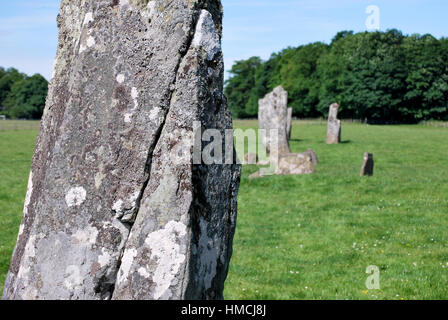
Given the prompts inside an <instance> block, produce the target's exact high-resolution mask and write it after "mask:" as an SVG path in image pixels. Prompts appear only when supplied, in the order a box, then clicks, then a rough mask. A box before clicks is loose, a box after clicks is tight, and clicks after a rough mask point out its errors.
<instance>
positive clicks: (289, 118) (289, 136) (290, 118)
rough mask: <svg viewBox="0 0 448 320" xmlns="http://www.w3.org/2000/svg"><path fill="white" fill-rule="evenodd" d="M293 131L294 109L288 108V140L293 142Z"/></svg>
mask: <svg viewBox="0 0 448 320" xmlns="http://www.w3.org/2000/svg"><path fill="white" fill-rule="evenodd" d="M291 130H292V108H288V117H287V121H286V133H287V137H288V140H291Z"/></svg>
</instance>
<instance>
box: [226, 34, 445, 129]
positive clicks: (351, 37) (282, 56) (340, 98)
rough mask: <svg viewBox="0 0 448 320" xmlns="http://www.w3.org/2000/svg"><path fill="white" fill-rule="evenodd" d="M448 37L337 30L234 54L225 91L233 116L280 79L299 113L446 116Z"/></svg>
mask: <svg viewBox="0 0 448 320" xmlns="http://www.w3.org/2000/svg"><path fill="white" fill-rule="evenodd" d="M447 49H448V39H446V38H442V39H440V40H439V39H436V38H434V37H433V36H431V35H423V36H421V35H411V36H405V35H403V34H402V33H401V32H400V31H397V30H389V31H387V32H362V33H357V34H354V33H353V32H351V31H343V32H339V33H338V34H337V35H336V36H335V37H334V38H333V40H332V42H331V43H330V44H329V45H327V44H324V43H321V42H316V43H312V44H308V45H304V46H300V47H297V48H287V49H285V50H283V51H281V52H280V53H276V54H273V55H272V56H271V58H270V59H269V60H268V61H262V60H261V59H260V58H258V57H253V58H250V59H248V60H241V61H237V62H236V63H235V64H234V65H233V67H232V69H231V70H230V78H229V79H228V80H227V81H226V88H225V92H226V95H227V97H228V100H229V105H230V108H231V111H232V113H233V116H234V117H237V118H252V117H256V116H257V110H258V99H260V98H262V97H263V96H264V95H265V94H266V93H268V92H270V91H272V90H273V89H274V88H275V87H276V86H278V85H282V86H283V87H284V88H285V89H286V90H287V91H288V93H289V105H290V107H292V108H293V110H294V115H295V116H297V117H301V118H309V117H320V116H326V115H327V112H328V106H329V105H330V104H331V103H333V102H338V103H339V104H341V117H343V118H354V119H362V120H364V119H367V120H369V121H371V122H375V121H379V122H388V121H390V122H392V121H393V122H418V121H421V120H430V119H434V120H445V119H448V50H447Z"/></svg>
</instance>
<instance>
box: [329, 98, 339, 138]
mask: <svg viewBox="0 0 448 320" xmlns="http://www.w3.org/2000/svg"><path fill="white" fill-rule="evenodd" d="M338 111H339V105H338V104H337V103H333V104H332V105H331V106H330V112H329V114H328V131H327V140H326V142H327V144H338V143H340V142H341V120H338Z"/></svg>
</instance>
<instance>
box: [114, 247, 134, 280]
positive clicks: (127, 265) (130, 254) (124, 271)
mask: <svg viewBox="0 0 448 320" xmlns="http://www.w3.org/2000/svg"><path fill="white" fill-rule="evenodd" d="M136 256H137V250H136V249H134V248H131V249H127V250H125V252H124V254H123V258H122V259H121V267H120V271H118V277H117V284H120V283H122V282H123V281H125V280H126V279H127V278H128V276H129V272H130V271H131V267H132V262H133V261H134V258H135V257H136Z"/></svg>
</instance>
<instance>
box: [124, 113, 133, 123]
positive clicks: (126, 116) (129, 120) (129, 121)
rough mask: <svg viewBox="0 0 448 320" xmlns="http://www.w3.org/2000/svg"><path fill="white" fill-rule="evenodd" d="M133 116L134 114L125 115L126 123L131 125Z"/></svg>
mask: <svg viewBox="0 0 448 320" xmlns="http://www.w3.org/2000/svg"><path fill="white" fill-rule="evenodd" d="M133 116H134V114H132V113H125V115H124V122H126V123H131V122H132V117H133Z"/></svg>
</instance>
